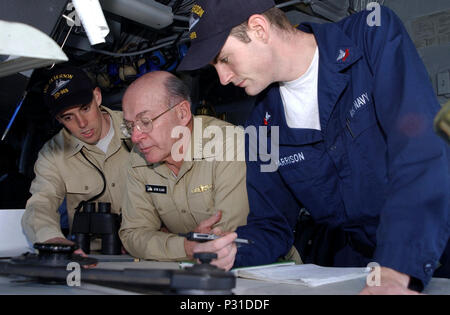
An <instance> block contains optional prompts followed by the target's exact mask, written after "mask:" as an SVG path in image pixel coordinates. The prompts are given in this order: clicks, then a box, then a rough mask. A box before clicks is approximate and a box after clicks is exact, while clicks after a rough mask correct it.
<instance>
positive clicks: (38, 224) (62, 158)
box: [22, 107, 129, 243]
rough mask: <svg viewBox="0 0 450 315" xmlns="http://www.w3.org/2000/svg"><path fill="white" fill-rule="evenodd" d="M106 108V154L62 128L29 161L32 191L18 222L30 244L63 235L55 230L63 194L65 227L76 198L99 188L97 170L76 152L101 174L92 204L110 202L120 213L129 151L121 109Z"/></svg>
mask: <svg viewBox="0 0 450 315" xmlns="http://www.w3.org/2000/svg"><path fill="white" fill-rule="evenodd" d="M102 110H104V111H106V112H107V113H108V114H109V115H110V117H111V121H112V125H113V127H114V137H113V138H112V140H111V142H110V144H109V147H108V150H107V153H106V154H105V153H104V152H103V151H101V150H100V149H99V148H97V147H96V146H95V145H88V144H86V143H84V142H82V141H81V140H79V139H77V138H75V137H73V136H72V135H70V133H69V132H68V131H66V130H65V129H63V130H61V131H60V132H59V133H58V134H57V135H55V136H54V137H53V138H52V139H50V140H49V141H48V142H47V143H46V144H45V145H44V146H43V147H42V149H41V150H40V152H39V156H38V159H37V161H36V163H35V165H34V171H35V174H36V177H35V179H34V180H33V182H32V184H31V188H30V192H31V194H32V196H31V198H30V199H29V200H28V202H27V205H26V211H25V213H24V216H23V218H22V226H23V229H24V231H25V234H26V235H27V237H28V239H29V240H30V241H31V242H33V243H34V242H44V241H46V240H48V239H51V238H55V237H64V235H63V234H62V232H61V228H60V215H59V213H58V208H59V206H60V205H61V203H62V202H63V200H64V197H66V198H67V213H68V217H69V226H70V227H71V226H72V221H73V216H74V213H75V207H77V206H78V204H79V203H80V202H81V201H85V200H88V199H89V198H91V197H94V196H95V195H97V194H99V193H100V192H101V191H102V189H103V185H104V184H103V180H102V177H101V175H100V173H99V172H98V171H97V170H96V169H95V168H94V167H93V166H92V165H91V164H90V163H89V162H88V161H86V159H85V158H84V157H83V156H82V155H81V153H80V151H81V150H83V152H84V154H85V155H86V157H87V158H88V159H89V160H90V161H91V162H92V163H93V164H95V165H96V166H97V167H98V168H99V169H100V170H101V171H102V172H103V174H104V176H105V178H106V190H105V193H104V194H103V195H102V196H101V197H100V198H99V199H98V200H95V202H110V203H111V211H112V212H114V213H120V211H121V205H122V197H123V193H124V187H125V181H124V178H125V163H127V162H128V156H129V152H128V149H127V147H126V144H125V143H124V142H123V139H121V138H122V132H121V130H120V124H121V123H122V121H123V115H122V112H117V111H112V110H109V109H107V108H104V107H103V108H102Z"/></svg>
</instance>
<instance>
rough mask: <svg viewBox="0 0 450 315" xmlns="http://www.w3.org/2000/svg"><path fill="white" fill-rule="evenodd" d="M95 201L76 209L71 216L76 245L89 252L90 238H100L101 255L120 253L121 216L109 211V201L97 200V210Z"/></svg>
mask: <svg viewBox="0 0 450 315" xmlns="http://www.w3.org/2000/svg"><path fill="white" fill-rule="evenodd" d="M95 205H96V204H95V203H94V202H89V203H85V204H84V205H83V208H82V210H77V211H76V212H75V215H74V218H73V225H72V235H74V236H75V242H76V243H77V245H78V247H79V248H81V249H82V250H83V252H85V253H86V254H89V253H90V252H91V240H93V239H95V238H101V239H102V250H101V253H102V254H103V255H120V254H121V248H122V243H121V241H120V238H119V228H120V223H121V216H119V215H118V214H115V213H111V203H109V202H99V203H98V211H97V212H96V211H95Z"/></svg>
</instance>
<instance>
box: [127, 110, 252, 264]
mask: <svg viewBox="0 0 450 315" xmlns="http://www.w3.org/2000/svg"><path fill="white" fill-rule="evenodd" d="M199 118H201V125H202V128H200V131H201V132H203V131H204V130H205V128H207V127H209V126H218V127H219V128H217V127H216V130H217V129H218V130H220V131H223V140H225V139H227V140H230V141H231V139H232V138H234V136H233V135H230V133H229V134H228V135H227V137H226V138H225V135H226V133H225V129H226V126H229V127H231V128H234V126H232V125H230V124H228V123H226V122H224V121H221V120H218V119H215V118H211V117H206V116H197V120H195V121H194V128H193V129H194V130H199V123H198V121H199V120H198V119H199ZM194 133H195V132H194ZM202 134H203V133H202ZM194 139H198V138H197V137H196V136H195V135H194ZM208 140H209V139H203V142H204V143H205V142H206V143H208V142H209V141H208ZM225 142H226V141H220V143H221V144H224V143H225ZM228 143H230V144H231V145H230V147H233V145H232V142H228ZM193 144H194V141H193V139H191V147H192V146H193ZM234 149H235V150H233V152H231V153H232V155H231V159H232V160H236V158H237V156H239V155H240V156H242V160H243V159H244V158H243V157H244V155H243V154H242V155H241V154H240V153H242V152H240V151H241V150H243V146H242V147H241V148H240V149H239V152H238V149H237V148H236V147H235V146H234ZM227 150H229V149H227V148H224V149H221V150H216V151H217V152H216V153H215V155H219V154H220V152H219V151H222V153H223V156H222V157H223V161H218V159H219V158H217V156H214V157H212V156H208V159H206V155H205V152H203V158H201V157H202V156H200V159H199V160H192V159H186V158H185V159H184V162H183V164H182V167H181V169H180V172H179V174H178V176H177V177H175V175H174V174H173V172H172V171H171V170H169V168H168V167H167V166H166V165H165V164H152V165H149V164H148V163H147V162H146V160H145V158H144V157H143V156H142V155H141V154H140V153H139V151H138V149H137V148H134V149H133V151H132V153H131V155H130V160H131V163H130V165H129V169H128V179H127V189H126V196H125V198H124V203H123V206H122V226H121V229H120V232H119V235H120V237H121V239H122V243H123V245H124V246H125V248H126V249H127V251H128V252H129V253H130V254H131V255H133V256H135V257H139V258H144V259H154V260H162V261H177V260H178V261H179V260H186V259H188V258H187V257H186V252H185V250H184V238H183V237H180V236H178V235H177V233H187V232H192V231H193V230H194V229H195V228H196V227H197V226H198V225H199V223H200V222H201V221H203V220H205V219H207V218H209V217H211V216H212V215H213V214H215V213H216V212H217V211H218V210H221V211H222V219H221V221H220V222H218V224H216V225H215V226H214V227H216V226H219V227H221V228H222V230H224V231H234V230H235V229H236V228H237V227H238V226H241V225H245V224H246V222H247V215H248V211H249V206H248V198H247V188H246V181H245V176H246V166H245V161H226V160H225V158H224V157H225V155H226V152H225V151H227ZM195 157H196V156H194V158H195ZM209 158H212V160H210V159H209ZM189 160H190V161H189ZM163 226H165V227H166V228H167V229H168V230H169V231H170V232H171V233H165V232H161V231H160V229H161V227H163Z"/></svg>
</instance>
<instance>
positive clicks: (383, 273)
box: [360, 267, 419, 295]
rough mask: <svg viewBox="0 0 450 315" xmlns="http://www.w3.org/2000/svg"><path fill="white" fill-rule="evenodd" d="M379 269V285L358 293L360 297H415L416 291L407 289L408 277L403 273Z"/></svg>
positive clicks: (383, 268)
mask: <svg viewBox="0 0 450 315" xmlns="http://www.w3.org/2000/svg"><path fill="white" fill-rule="evenodd" d="M379 268H380V280H381V281H380V285H374V286H368V285H366V287H365V288H364V289H363V290H362V291H361V292H360V294H361V295H417V294H419V293H418V292H416V291H412V290H410V289H408V285H409V280H410V277H409V276H408V275H406V274H404V273H401V272H398V271H395V270H394V269H391V268H387V267H379Z"/></svg>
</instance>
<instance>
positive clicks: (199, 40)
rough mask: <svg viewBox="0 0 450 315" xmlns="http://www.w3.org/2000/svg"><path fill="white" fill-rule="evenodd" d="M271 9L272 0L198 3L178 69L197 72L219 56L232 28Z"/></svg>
mask: <svg viewBox="0 0 450 315" xmlns="http://www.w3.org/2000/svg"><path fill="white" fill-rule="evenodd" d="M273 7H275V2H274V1H273V0H197V1H196V2H195V4H194V6H193V7H192V15H191V19H190V22H189V36H190V38H191V47H190V48H189V50H188V52H187V54H186V56H185V57H184V58H183V60H182V61H181V64H180V66H179V67H178V69H177V70H178V71H188V70H196V69H200V68H202V67H204V66H206V65H208V64H209V63H210V62H211V61H213V60H214V58H215V57H216V56H217V55H218V54H219V53H220V51H221V50H222V47H223V45H224V44H225V42H226V40H227V38H228V36H229V35H230V32H231V30H232V29H233V28H234V27H235V26H238V25H239V24H241V23H243V22H245V21H246V20H247V19H248V18H249V17H250V16H252V15H253V14H261V13H264V12H265V11H267V10H269V9H271V8H273Z"/></svg>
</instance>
